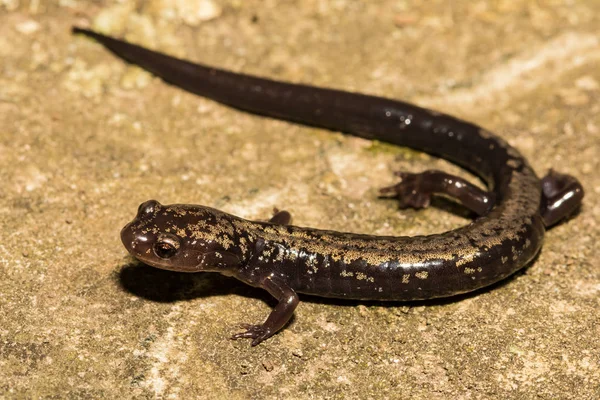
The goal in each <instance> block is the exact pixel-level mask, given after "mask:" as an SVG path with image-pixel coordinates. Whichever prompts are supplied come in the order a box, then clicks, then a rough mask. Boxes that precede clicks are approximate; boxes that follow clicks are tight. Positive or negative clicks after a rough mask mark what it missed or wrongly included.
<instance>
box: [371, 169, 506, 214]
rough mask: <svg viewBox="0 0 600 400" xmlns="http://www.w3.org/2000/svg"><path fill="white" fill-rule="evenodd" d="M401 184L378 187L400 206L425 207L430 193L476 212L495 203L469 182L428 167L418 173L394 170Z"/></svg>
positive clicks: (486, 208) (490, 194) (490, 197)
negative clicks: (398, 202)
mask: <svg viewBox="0 0 600 400" xmlns="http://www.w3.org/2000/svg"><path fill="white" fill-rule="evenodd" d="M396 175H397V176H399V177H400V178H401V179H402V180H401V181H400V183H398V184H396V185H393V186H388V187H385V188H382V189H380V193H381V195H383V196H389V197H398V200H399V201H400V207H401V208H407V207H413V208H425V207H428V206H429V204H430V203H431V197H432V196H433V195H445V196H447V197H450V198H452V199H454V200H455V201H457V202H459V203H460V204H462V205H463V206H465V207H466V208H468V209H469V210H471V211H473V212H475V213H476V214H477V215H483V214H485V213H486V212H488V211H489V210H490V209H491V208H492V207H493V206H494V197H493V194H492V193H490V192H486V191H483V190H481V189H479V188H478V187H477V186H475V185H473V184H472V183H470V182H468V181H466V180H464V179H463V178H459V177H458V176H454V175H450V174H447V173H445V172H442V171H437V170H433V169H432V170H428V171H424V172H421V173H418V174H413V173H409V172H396Z"/></svg>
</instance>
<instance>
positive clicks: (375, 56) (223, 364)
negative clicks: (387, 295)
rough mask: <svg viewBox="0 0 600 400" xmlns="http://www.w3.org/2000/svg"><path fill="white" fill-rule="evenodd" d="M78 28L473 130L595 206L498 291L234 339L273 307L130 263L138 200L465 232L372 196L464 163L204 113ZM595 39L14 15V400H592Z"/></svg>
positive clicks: (496, 18) (72, 5)
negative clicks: (567, 183)
mask: <svg viewBox="0 0 600 400" xmlns="http://www.w3.org/2000/svg"><path fill="white" fill-rule="evenodd" d="M73 24H82V25H87V24H90V25H92V26H95V27H97V28H100V29H103V30H104V31H105V32H108V33H111V34H113V35H116V36H119V37H126V38H128V39H129V40H132V41H135V42H138V43H141V44H144V45H147V46H150V47H152V48H156V49H160V50H162V51H164V52H168V53H171V54H175V55H178V56H184V57H186V58H189V59H192V60H198V61H203V62H206V63H209V64H213V65H216V66H222V67H226V68H230V69H233V70H237V71H244V72H247V73H255V74H259V75H263V76H269V77H274V78H278V79H284V80H291V81H300V82H306V83H312V84H318V85H324V86H329V87H336V88H343V89H348V90H356V91H363V92H367V93H372V94H378V95H384V96H388V97H393V98H401V99H405V100H409V101H412V102H416V103H418V104H420V105H423V106H427V107H432V108H436V109H439V110H442V111H445V112H448V113H452V114H455V115H458V116H461V117H463V118H466V119H469V120H472V121H475V122H477V123H480V124H482V125H483V126H485V127H486V128H488V129H490V130H492V131H495V132H497V133H498V134H500V135H502V136H503V137H505V138H507V140H509V141H510V142H511V143H512V144H514V145H515V146H516V147H517V148H519V149H520V150H521V151H522V152H523V153H524V155H526V156H527V157H528V158H529V159H530V161H531V163H532V164H533V166H534V168H535V169H536V170H537V171H538V173H539V174H540V175H542V174H544V173H545V172H546V170H547V169H548V168H550V167H554V168H556V169H558V170H560V171H562V172H566V173H570V174H573V175H575V176H577V177H578V178H580V179H581V181H582V182H583V184H584V186H585V189H586V191H587V197H586V199H585V205H584V207H583V209H582V210H581V212H580V213H579V215H577V216H576V217H575V218H573V219H571V220H570V221H568V222H566V223H564V224H562V225H560V226H558V227H556V228H555V229H552V230H551V231H550V232H548V234H547V236H546V241H545V245H544V248H543V251H542V253H541V255H540V256H539V257H538V258H537V259H536V260H535V262H534V263H532V265H531V266H530V267H529V268H528V269H526V270H525V271H524V272H523V273H520V274H518V275H517V276H515V277H514V278H512V279H509V280H508V281H507V282H505V283H503V284H501V285H497V286H496V287H494V288H492V289H491V290H488V291H483V292H481V293H478V294H476V295H473V296H467V297H463V298H461V299H458V300H455V301H444V302H440V301H438V302H426V303H416V304H392V305H384V304H378V303H350V302H341V301H331V300H320V299H314V298H310V299H309V298H306V297H303V298H302V299H303V300H305V301H303V302H302V303H301V305H300V307H299V308H298V310H297V312H296V317H295V319H294V320H293V322H292V323H291V324H290V326H288V327H287V328H286V329H285V330H284V331H283V332H281V333H280V334H278V335H276V336H275V337H274V338H272V339H270V340H268V341H267V342H265V343H263V344H261V345H260V346H258V347H255V348H251V347H250V346H249V343H248V342H247V341H237V342H235V341H231V340H229V339H228V337H229V335H230V334H232V333H233V332H236V331H238V329H239V328H238V327H237V324H238V323H240V322H255V321H260V320H261V319H263V318H264V317H265V316H266V314H267V313H268V312H269V309H270V307H271V305H272V302H271V301H270V300H269V298H268V296H267V295H265V294H264V293H262V292H261V291H256V290H253V289H250V288H248V287H246V286H244V285H242V284H240V283H238V282H236V281H234V280H231V279H227V278H224V277H220V276H215V275H210V274H197V275H183V274H177V273H169V272H165V271H159V270H155V269H151V268H149V267H144V266H141V265H139V264H138V263H136V262H134V261H133V260H132V259H131V258H130V257H129V256H127V254H126V252H125V250H124V249H123V247H122V245H121V243H120V241H119V237H118V233H119V230H120V228H121V227H122V226H123V225H124V224H125V223H126V222H127V221H128V220H130V219H131V218H132V217H133V216H134V214H135V211H136V209H137V206H138V204H139V203H140V202H142V201H145V200H148V199H150V198H156V199H158V200H160V201H161V202H163V203H173V202H187V203H199V204H205V205H209V206H213V207H217V208H221V209H223V210H225V211H229V212H232V213H236V214H239V215H241V216H244V217H248V218H265V217H267V216H269V215H270V213H271V210H272V208H273V207H274V206H276V207H279V208H286V209H288V210H290V211H291V212H292V213H293V215H294V216H295V222H296V223H297V224H301V225H307V226H315V227H321V228H331V229H337V230H350V231H356V232H365V233H373V234H386V235H389V234H406V235H415V234H426V233H434V232H442V231H445V230H448V229H452V228H455V227H458V226H461V225H464V224H467V223H468V219H466V218H464V217H462V216H461V214H460V212H451V211H453V210H452V209H450V210H449V209H448V207H441V208H430V209H427V210H424V211H411V210H407V211H402V212H400V211H398V210H397V208H396V205H395V204H394V202H392V201H381V200H377V198H376V193H377V190H376V189H377V188H378V187H380V186H385V185H387V184H389V183H390V182H393V177H392V173H391V171H393V170H398V169H404V170H411V171H419V170H423V169H426V168H430V167H431V166H434V167H436V168H441V169H448V170H450V171H457V168H456V167H454V166H451V165H450V164H448V163H445V162H443V161H440V160H436V159H433V158H431V157H429V156H426V155H423V154H420V153H416V152H414V151H411V150H407V149H397V148H391V147H389V146H382V145H379V144H374V143H369V142H367V141H364V140H359V139H355V138H349V137H343V136H341V135H339V134H335V133H330V132H326V131H322V130H318V129H312V128H305V127H300V126H296V125H292V124H288V123H284V122H279V121H274V120H268V119H264V118H259V117H254V116H250V115H247V114H244V113H240V112H237V111H233V110H231V109H229V108H227V107H224V106H221V105H218V104H216V103H213V102H211V101H208V100H205V99H201V98H197V97H194V96H192V95H190V94H186V93H184V92H182V91H181V90H178V89H176V88H173V87H170V86H168V85H166V84H164V83H163V82H161V81H160V80H158V79H155V78H153V77H151V76H150V75H148V74H146V73H144V72H141V71H140V70H138V69H136V68H132V67H128V66H127V65H125V64H124V63H123V62H122V61H120V60H119V59H116V58H115V57H114V56H112V55H111V54H110V53H108V52H107V51H105V50H104V49H103V48H102V47H101V46H100V45H98V44H96V43H94V42H93V41H90V40H88V39H85V38H82V37H74V36H72V35H71V34H70V28H71V26H72V25H73ZM599 26H600V3H599V2H597V1H594V0H588V1H578V2H572V1H567V0H564V1H561V0H555V1H541V0H540V1H536V2H533V1H528V0H510V1H509V0H506V1H504V0H502V1H467V0H465V1H454V2H445V1H437V0H436V1H428V2H420V1H392V0H380V1H376V2H375V1H350V0H336V1H327V2H325V1H318V0H302V1H300V0H298V1H294V2H278V1H274V0H246V1H239V0H223V1H218V2H217V1H215V3H213V2H212V1H207V0H177V1H166V0H162V1H161V0H147V1H141V0H140V1H108V0H97V1H79V2H76V1H72V0H60V1H56V0H55V1H46V2H41V1H36V0H30V1H25V0H0V181H1V182H2V185H1V186H0V227H1V228H0V229H1V233H0V239H1V240H0V397H1V398H7V399H9V398H23V399H24V398H165V399H167V398H168V399H177V398H181V399H189V398H225V397H226V396H227V398H230V399H236V398H240V399H246V398H270V399H276V398H295V399H300V398H361V399H368V398H372V399H375V398H377V399H379V398H413V399H448V398H455V399H490V398H519V399H533V398H535V399H594V398H598V397H599V396H600V344H599V340H598V338H599V337H600V324H599V322H600V312H599V311H598V310H599V307H600V266H599V265H598V257H599V255H600V252H599V251H598V247H597V246H596V242H597V241H598V239H599V238H600V227H599V225H598V221H599V215H600V203H599V202H598V200H597V198H598V195H599V194H600V177H599V175H598V170H600V165H599V159H600V118H599V115H600V102H599V99H600V68H599V66H600V36H599V33H598V32H599V31H598V27H599ZM441 205H442V206H444V204H441ZM454 211H456V210H454Z"/></svg>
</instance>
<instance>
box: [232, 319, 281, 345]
mask: <svg viewBox="0 0 600 400" xmlns="http://www.w3.org/2000/svg"><path fill="white" fill-rule="evenodd" d="M240 327H241V328H243V329H246V331H245V332H240V333H236V334H235V335H233V336H231V339H233V340H237V339H253V340H252V346H256V345H257V344H259V343H260V342H262V341H264V340H265V339H268V338H269V337H271V336H272V335H273V332H271V330H270V329H268V328H265V327H264V326H263V325H252V324H240Z"/></svg>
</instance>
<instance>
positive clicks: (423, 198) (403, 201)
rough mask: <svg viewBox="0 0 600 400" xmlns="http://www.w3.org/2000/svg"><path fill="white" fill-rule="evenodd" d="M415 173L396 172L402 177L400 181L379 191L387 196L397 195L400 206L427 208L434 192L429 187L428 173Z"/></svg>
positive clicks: (395, 173)
mask: <svg viewBox="0 0 600 400" xmlns="http://www.w3.org/2000/svg"><path fill="white" fill-rule="evenodd" d="M428 172H430V171H426V172H422V173H420V174H413V173H410V172H401V171H398V172H394V175H396V176H398V177H400V179H402V180H401V181H400V183H397V184H395V185H392V186H387V187H384V188H381V189H379V193H380V194H381V195H382V196H386V197H397V198H398V202H399V203H400V208H408V207H411V208H426V207H429V204H430V203H431V196H432V194H433V193H432V192H431V190H430V188H428V187H427V184H426V179H427V175H428V174H427V173H428Z"/></svg>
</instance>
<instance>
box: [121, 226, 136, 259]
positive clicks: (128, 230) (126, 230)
mask: <svg viewBox="0 0 600 400" xmlns="http://www.w3.org/2000/svg"><path fill="white" fill-rule="evenodd" d="M131 224H132V223H131V222H130V223H128V224H127V225H125V226H124V227H123V229H121V242H123V246H125V248H126V249H127V251H128V252H130V253H131V249H132V248H133V247H134V246H135V244H134V242H135V234H134V233H133V229H132V227H131Z"/></svg>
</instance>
